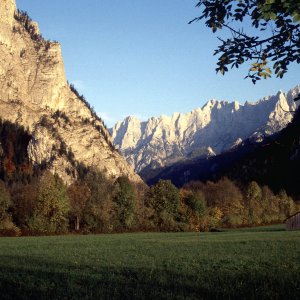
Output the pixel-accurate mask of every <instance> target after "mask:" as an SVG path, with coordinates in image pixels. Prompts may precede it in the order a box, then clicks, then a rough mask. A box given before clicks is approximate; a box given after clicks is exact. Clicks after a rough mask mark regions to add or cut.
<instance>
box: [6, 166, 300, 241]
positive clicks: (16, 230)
mask: <svg viewBox="0 0 300 300" xmlns="http://www.w3.org/2000/svg"><path fill="white" fill-rule="evenodd" d="M296 210H297V206H296V204H295V202H294V201H293V199H292V198H291V197H289V196H288V195H287V194H286V192H285V191H283V190H282V191H280V192H279V193H278V194H277V195H275V194H274V193H273V192H272V191H271V190H270V189H269V188H268V187H267V186H263V187H260V186H259V185H258V184H257V183H256V182H250V183H249V184H248V185H247V186H246V187H243V188H240V187H238V186H237V185H236V184H235V183H234V182H232V181H230V180H229V179H227V178H223V179H221V180H220V181H218V182H216V183H214V182H207V183H201V182H192V183H189V184H188V185H186V186H184V187H183V188H181V189H177V188H176V187H175V186H174V185H173V184H172V183H171V182H170V181H166V180H160V181H159V182H158V183H157V184H155V185H154V186H152V187H150V188H148V187H146V186H145V185H138V186H137V185H134V184H132V183H131V182H130V181H129V180H128V178H126V177H119V178H118V179H117V180H109V179H107V178H106V177H105V176H104V175H103V174H102V173H101V172H99V171H98V170H96V169H93V168H92V169H89V170H88V172H87V173H86V174H85V175H84V176H83V177H82V178H81V179H80V180H77V181H75V182H74V183H73V184H71V185H70V186H68V187H67V186H66V185H65V184H64V183H63V181H62V180H61V179H60V178H59V177H58V176H56V175H53V174H51V173H50V172H48V171H45V172H44V173H43V175H41V176H40V177H39V178H38V177H35V180H32V181H31V182H30V183H14V184H13V185H11V186H7V185H5V183H4V182H0V233H1V234H2V235H11V236H17V235H21V234H24V235H35V234H42V235H44V234H64V233H68V232H78V233H110V232H126V231H209V230H216V229H217V228H221V227H239V226H249V225H250V226H255V225H261V224H271V223H276V222H282V221H283V220H284V219H285V218H287V217H288V216H289V215H291V214H293V213H294V212H295V211H296Z"/></svg>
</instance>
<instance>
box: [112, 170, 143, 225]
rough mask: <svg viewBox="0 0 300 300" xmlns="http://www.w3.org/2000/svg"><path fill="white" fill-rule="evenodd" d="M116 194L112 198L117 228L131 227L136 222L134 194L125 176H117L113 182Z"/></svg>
mask: <svg viewBox="0 0 300 300" xmlns="http://www.w3.org/2000/svg"><path fill="white" fill-rule="evenodd" d="M115 186H116V187H115V188H116V195H115V197H114V199H113V201H114V204H115V213H116V217H117V220H118V221H117V223H118V225H117V228H121V229H131V228H132V227H133V226H134V225H135V222H136V209H135V206H136V201H137V199H136V194H135V191H134V187H133V185H132V184H131V183H130V181H129V179H128V178H127V177H124V176H122V177H119V178H118V179H117V181H116V183H115Z"/></svg>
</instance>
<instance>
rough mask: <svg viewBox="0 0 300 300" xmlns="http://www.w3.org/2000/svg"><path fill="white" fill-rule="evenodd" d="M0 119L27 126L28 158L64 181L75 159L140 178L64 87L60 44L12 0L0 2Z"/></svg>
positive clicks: (99, 124)
mask: <svg viewBox="0 0 300 300" xmlns="http://www.w3.org/2000/svg"><path fill="white" fill-rule="evenodd" d="M0 118H2V119H3V120H9V121H11V122H14V123H17V124H20V125H23V126H24V127H25V128H28V131H29V132H30V134H31V135H32V140H31V141H30V143H29V146H28V155H29V156H30V159H31V160H32V162H33V163H36V164H39V163H46V164H47V165H48V167H49V169H50V170H51V171H53V172H56V173H58V174H59V175H60V176H61V177H62V178H63V179H64V180H65V181H66V182H70V181H72V179H73V178H74V177H76V166H77V165H79V164H80V163H82V164H84V165H86V166H94V167H96V168H98V169H100V170H102V171H104V172H105V173H106V174H107V176H110V177H114V178H115V177H118V176H120V175H126V176H128V177H129V178H130V179H131V180H132V181H136V182H137V181H140V178H139V176H138V175H136V174H135V173H134V171H133V169H132V168H131V167H130V166H129V165H128V164H127V162H126V161H125V159H124V158H123V157H122V156H121V155H120V154H119V153H118V151H116V150H115V149H114V147H113V145H112V141H111V137H110V134H109V132H108V131H107V129H106V128H105V126H104V124H103V122H102V121H101V119H100V118H98V117H97V115H96V114H95V113H94V112H93V110H91V109H90V107H89V105H88V103H87V102H86V101H85V99H84V98H83V97H82V96H80V95H79V94H78V93H77V91H76V90H75V89H74V88H72V86H71V87H70V86H69V84H68V82H67V80H66V76H65V71H64V64H63V59H62V55H61V48H60V45H59V44H58V43H57V42H52V41H47V40H45V39H44V38H43V37H42V36H41V34H40V33H39V29H38V25H37V23H36V22H33V21H32V20H31V19H30V18H29V17H28V15H27V14H26V13H24V12H19V11H17V10H16V3H15V0H1V1H0Z"/></svg>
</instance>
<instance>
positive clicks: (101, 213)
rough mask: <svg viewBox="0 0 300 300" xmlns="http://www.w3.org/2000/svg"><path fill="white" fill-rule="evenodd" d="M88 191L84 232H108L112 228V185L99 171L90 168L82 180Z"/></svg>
mask: <svg viewBox="0 0 300 300" xmlns="http://www.w3.org/2000/svg"><path fill="white" fill-rule="evenodd" d="M83 182H84V183H85V184H86V185H87V187H88V189H89V191H90V197H89V198H88V201H87V204H86V210H85V214H84V216H83V223H84V227H85V230H86V231H92V232H108V231H111V230H112V229H113V228H112V218H113V203H112V198H113V185H112V182H111V181H110V180H109V179H107V178H106V177H105V175H103V174H102V173H101V172H100V171H99V170H97V169H95V168H91V169H90V170H89V171H88V173H87V174H86V176H85V177H84V179H83Z"/></svg>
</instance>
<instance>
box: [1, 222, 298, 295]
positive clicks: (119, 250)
mask: <svg viewBox="0 0 300 300" xmlns="http://www.w3.org/2000/svg"><path fill="white" fill-rule="evenodd" d="M280 229H281V230H280ZM0 295H1V296H0V298H1V299H300V232H299V231H293V232H285V231H283V230H282V227H278V226H275V227H274V226H272V227H263V228H260V229H259V230H257V229H256V230H255V228H251V229H242V230H228V231H225V232H216V233H136V234H114V235H89V236H61V237H60V236H58V237H21V238H1V239H0Z"/></svg>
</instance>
